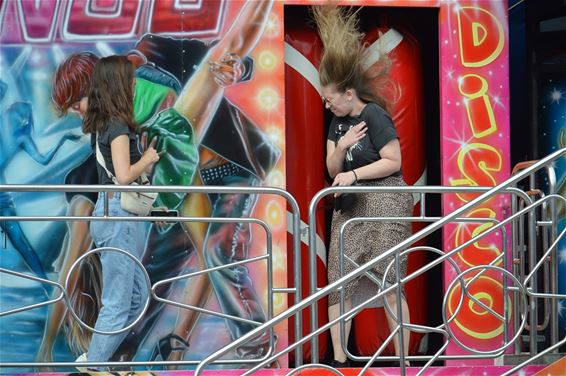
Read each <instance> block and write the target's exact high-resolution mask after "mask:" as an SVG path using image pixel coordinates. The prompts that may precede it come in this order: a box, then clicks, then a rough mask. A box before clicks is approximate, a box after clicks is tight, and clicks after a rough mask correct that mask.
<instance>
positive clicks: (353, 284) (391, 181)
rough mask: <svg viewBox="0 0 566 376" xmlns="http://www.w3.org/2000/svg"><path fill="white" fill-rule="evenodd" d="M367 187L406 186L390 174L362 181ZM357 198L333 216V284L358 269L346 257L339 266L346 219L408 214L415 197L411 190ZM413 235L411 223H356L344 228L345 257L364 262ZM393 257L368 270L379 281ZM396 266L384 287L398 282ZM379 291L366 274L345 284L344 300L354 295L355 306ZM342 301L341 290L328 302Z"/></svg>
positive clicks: (330, 268) (402, 261)
mask: <svg viewBox="0 0 566 376" xmlns="http://www.w3.org/2000/svg"><path fill="white" fill-rule="evenodd" d="M359 185H364V186H390V187H391V186H393V187H400V186H405V185H406V184H405V181H404V180H403V178H402V177H401V176H389V177H386V178H383V179H377V180H372V181H365V182H364V181H362V182H360V183H359ZM356 196H357V197H356V200H355V202H354V204H353V205H352V207H351V208H350V209H349V210H347V211H342V212H337V211H334V214H333V217H332V229H331V240H330V250H329V260H328V282H329V283H332V282H334V281H336V280H338V279H339V278H340V277H342V276H343V275H346V274H348V273H350V272H351V271H353V270H354V269H356V266H355V265H353V264H352V263H351V262H350V261H348V260H346V258H345V257H344V265H343V269H342V272H341V269H340V258H341V257H340V244H339V235H340V229H341V227H342V225H343V224H344V222H346V221H347V220H349V219H351V218H356V217H408V216H411V214H412V211H413V196H412V195H411V194H410V193H362V194H356ZM410 235H411V223H410V222H389V221H388V222H355V223H353V224H350V225H348V227H346V229H345V230H344V249H343V252H344V256H347V257H349V258H350V259H352V260H353V261H354V262H355V263H356V264H357V265H363V264H365V263H367V262H368V261H370V260H372V259H374V258H376V257H378V256H379V255H381V254H383V253H384V252H386V251H388V250H389V249H391V248H392V247H394V246H395V245H397V244H399V243H400V242H402V241H403V240H405V239H407V238H408V237H409V236H410ZM393 260H394V257H388V258H386V259H384V260H382V261H381V262H379V263H378V264H377V265H376V266H375V267H374V268H372V269H370V270H369V272H370V273H371V274H373V276H374V277H375V278H377V279H378V280H379V281H382V280H383V273H384V272H385V270H386V269H387V267H388V265H389V263H391V262H392V261H393ZM400 264H401V276H402V277H404V276H405V274H406V272H407V257H406V256H404V257H402V258H401V259H400ZM395 274H396V272H395V265H394V264H393V265H392V266H391V268H390V269H389V272H388V273H387V276H386V281H385V287H387V286H390V285H391V284H393V283H395V281H396V278H395ZM377 292H378V285H377V284H376V283H375V282H373V281H372V280H371V279H370V278H368V277H367V276H362V277H361V278H357V279H355V280H353V281H350V282H348V283H347V284H346V286H345V287H344V297H345V299H348V298H353V303H354V305H357V304H360V303H362V302H364V301H366V300H367V299H369V298H370V297H372V296H375V295H376V294H377ZM339 302H340V292H332V293H331V294H330V295H329V305H335V304H338V303H339ZM382 305H383V300H382V299H379V301H374V302H373V303H372V304H370V305H368V306H367V307H378V306H382Z"/></svg>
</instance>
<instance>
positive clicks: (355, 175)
mask: <svg viewBox="0 0 566 376" xmlns="http://www.w3.org/2000/svg"><path fill="white" fill-rule="evenodd" d="M352 172H353V173H354V177H355V178H356V181H355V183H356V184H357V183H358V174H356V171H355V170H352Z"/></svg>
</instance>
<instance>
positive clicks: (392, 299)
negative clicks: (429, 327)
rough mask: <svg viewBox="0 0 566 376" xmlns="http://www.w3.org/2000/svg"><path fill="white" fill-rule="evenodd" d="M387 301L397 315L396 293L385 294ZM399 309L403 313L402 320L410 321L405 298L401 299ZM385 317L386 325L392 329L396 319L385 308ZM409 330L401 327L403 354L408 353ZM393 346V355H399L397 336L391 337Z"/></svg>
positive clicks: (395, 324) (395, 325)
mask: <svg viewBox="0 0 566 376" xmlns="http://www.w3.org/2000/svg"><path fill="white" fill-rule="evenodd" d="M386 299H387V303H389V306H390V307H391V311H392V312H393V313H394V314H395V317H396V316H397V294H396V293H389V294H387V296H386ZM401 311H402V313H403V322H404V323H410V322H411V316H410V313H409V306H408V305H407V301H406V300H405V299H401ZM385 317H386V318H387V325H388V326H389V330H390V331H393V330H395V328H396V327H397V321H395V318H394V317H392V315H391V314H389V311H388V310H387V309H386V310H385ZM410 335H411V332H410V331H409V330H408V329H403V354H404V355H405V356H407V355H409V339H410ZM393 346H394V347H395V355H397V356H400V353H399V336H395V337H393Z"/></svg>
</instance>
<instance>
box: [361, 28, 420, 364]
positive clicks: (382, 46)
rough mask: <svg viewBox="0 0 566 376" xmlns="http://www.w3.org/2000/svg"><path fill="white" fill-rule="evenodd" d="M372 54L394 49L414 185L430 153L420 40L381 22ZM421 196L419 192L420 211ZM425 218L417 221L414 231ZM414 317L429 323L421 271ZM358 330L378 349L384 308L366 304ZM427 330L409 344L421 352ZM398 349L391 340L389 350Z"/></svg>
mask: <svg viewBox="0 0 566 376" xmlns="http://www.w3.org/2000/svg"><path fill="white" fill-rule="evenodd" d="M366 42H368V43H369V45H370V46H369V54H368V55H367V56H366V61H365V65H366V67H367V68H368V69H371V66H372V65H373V64H374V63H375V62H376V61H377V60H378V59H379V54H380V53H384V52H385V53H388V56H389V58H390V60H391V76H392V79H393V82H394V83H395V87H396V90H395V100H394V103H393V107H392V111H391V112H392V114H391V115H392V117H393V122H394V123H395V128H396V129H397V133H398V135H399V138H400V142H401V155H402V160H403V162H402V170H403V177H404V178H405V181H406V182H407V184H409V185H424V184H425V183H426V181H425V180H426V155H425V145H424V142H425V138H424V104H423V88H422V69H421V55H420V46H419V43H418V41H417V40H416V39H415V38H414V37H413V36H412V35H411V34H410V33H409V32H406V31H403V32H400V31H399V30H398V29H394V28H389V27H376V28H375V29H374V30H372V31H370V32H369V33H367V35H366ZM418 200H419V197H415V208H414V212H415V214H418V213H419V210H420V203H419V202H418ZM423 225H424V224H421V223H414V224H413V231H418V230H420V229H421V228H422V227H423ZM426 256H427V255H426V254H425V253H424V252H415V253H413V254H411V255H410V256H409V260H408V261H409V265H408V273H410V272H412V271H415V270H416V269H418V268H420V267H421V266H423V265H424V264H426ZM405 293H406V296H407V302H408V305H409V311H410V315H411V322H412V323H415V324H423V325H426V322H427V317H426V313H427V312H426V294H427V285H426V280H425V279H424V277H419V278H417V279H416V280H413V281H411V282H410V283H409V284H407V285H406V286H405ZM354 333H355V338H356V347H357V352H358V354H362V355H372V354H374V353H375V352H376V351H377V349H378V348H379V347H380V346H381V345H382V344H383V342H384V340H385V339H386V338H387V337H388V336H389V333H390V332H389V327H388V326H387V321H386V319H385V311H384V309H383V308H378V309H376V308H373V309H365V310H363V311H362V312H361V313H360V314H359V315H357V316H356V317H355V318H354ZM421 338H422V334H420V333H411V340H410V343H409V346H410V347H409V349H410V352H411V353H415V352H416V351H417V349H418V346H419V343H420V340H421ZM387 352H388V353H389V354H392V353H393V345H392V344H391V345H390V346H389V347H388V349H387V350H386V351H385V352H384V353H387Z"/></svg>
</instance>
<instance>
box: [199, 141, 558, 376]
mask: <svg viewBox="0 0 566 376" xmlns="http://www.w3.org/2000/svg"><path fill="white" fill-rule="evenodd" d="M564 155H566V148H563V149H560V150H558V151H556V152H554V153H552V154H550V155H549V156H547V157H546V158H544V159H542V160H540V161H539V162H536V163H534V164H533V165H531V166H530V167H528V168H526V169H525V170H524V171H522V172H520V173H518V174H517V175H515V176H513V177H511V178H509V179H508V180H506V181H505V182H503V183H501V184H499V185H498V186H495V187H493V188H489V189H488V190H487V191H486V192H485V193H483V194H481V195H480V196H478V197H476V198H475V199H473V200H471V201H470V202H468V203H466V204H464V205H463V206H461V207H460V208H458V209H456V210H454V211H453V212H452V213H450V214H448V215H447V216H445V217H443V218H442V219H440V220H439V221H437V222H435V223H433V224H431V225H429V226H427V227H425V228H424V229H422V230H420V231H418V232H417V233H415V234H413V235H412V236H410V237H409V238H407V239H405V240H404V241H402V242H401V243H399V244H398V245H396V246H395V247H393V248H391V249H390V250H389V251H387V252H385V253H383V254H382V255H381V256H380V257H377V258H375V259H373V260H371V261H369V262H367V263H366V264H364V265H362V266H361V267H360V268H358V269H356V270H354V271H352V272H350V273H348V274H346V275H345V276H343V277H341V278H339V279H338V280H337V281H335V282H333V283H331V284H329V285H328V286H326V287H324V288H322V289H321V290H318V291H317V288H316V280H314V283H313V281H312V275H311V293H312V295H311V296H309V297H307V298H306V299H304V300H302V301H301V302H300V303H298V304H295V305H294V306H292V307H289V308H288V309H287V310H285V311H284V312H282V313H281V314H279V315H278V316H276V317H274V318H272V319H271V320H269V321H267V322H266V323H264V324H263V325H261V326H260V327H258V328H256V329H254V330H252V331H250V332H249V333H247V334H246V335H244V336H242V337H241V338H240V339H238V340H236V341H234V342H233V343H231V344H229V345H228V346H226V347H224V348H222V349H220V350H218V351H216V352H214V353H213V354H211V355H209V356H208V357H207V358H205V359H204V360H203V361H202V362H201V363H200V364H199V365H198V366H197V368H196V375H200V374H201V372H202V370H203V369H204V368H205V367H206V366H207V365H208V364H209V363H210V362H212V361H214V360H215V359H217V358H219V357H221V356H222V355H224V354H225V353H227V352H228V351H231V350H233V349H235V348H236V347H238V346H240V345H241V344H243V343H245V342H247V341H248V340H250V339H251V338H253V337H255V336H256V335H258V334H259V333H261V332H262V331H264V330H265V329H267V328H269V327H271V326H274V325H276V324H277V323H279V322H281V321H282V320H284V319H286V318H288V317H290V316H292V315H294V314H296V313H298V312H300V311H301V310H302V309H304V308H307V307H309V306H310V307H311V322H312V324H315V325H312V326H311V328H313V329H314V328H316V327H318V325H317V321H318V313H317V309H316V308H317V307H316V304H313V303H315V302H316V301H318V300H319V299H320V298H322V297H324V296H326V295H327V294H329V293H330V292H331V291H333V290H335V289H337V288H338V287H340V286H342V285H343V284H345V283H346V282H348V281H350V280H352V279H354V278H357V277H359V276H361V275H362V273H365V272H366V271H368V270H369V269H371V268H372V267H374V266H375V265H376V264H377V263H378V262H379V261H380V260H381V259H383V258H387V257H391V256H395V254H397V253H399V252H400V251H402V250H403V249H405V248H407V247H408V246H410V245H411V244H413V243H414V242H416V241H418V240H420V239H422V238H424V237H425V236H427V235H429V234H430V233H432V232H433V231H436V230H437V229H439V228H441V227H442V226H444V225H445V224H446V223H449V222H451V221H453V220H454V219H455V218H457V217H459V216H461V215H462V214H463V213H465V212H467V211H468V210H470V209H471V208H473V207H474V206H476V205H477V204H479V203H481V202H482V201H484V200H486V199H489V198H491V197H493V196H494V195H496V194H500V193H504V190H505V189H506V188H509V187H511V186H512V185H514V184H516V183H517V182H518V181H520V180H522V179H523V178H525V177H527V176H529V175H530V174H531V173H533V172H535V171H537V170H539V169H540V168H542V167H545V166H546V165H548V164H550V163H552V162H553V161H554V160H556V159H558V158H560V157H563V156H564ZM379 188H380V187H373V189H368V188H367V187H331V188H327V189H324V190H321V191H319V192H318V193H317V194H316V195H315V197H314V198H313V199H312V200H311V204H310V206H309V247H310V248H311V252H310V261H311V263H310V267H311V274H312V271H313V270H314V268H313V265H315V263H314V261H316V249H315V244H316V243H315V236H316V233H315V229H316V216H315V215H314V213H315V211H316V207H317V205H318V202H319V201H320V200H321V199H322V198H323V197H325V196H327V195H330V194H333V193H364V192H379V191H382V192H383V191H387V190H386V189H381V190H380V189H379ZM404 188H408V189H404ZM410 188H411V187H397V189H396V190H395V191H396V192H408V191H409V190H410ZM549 197H551V196H549ZM513 219H514V218H513ZM509 222H510V220H508V219H507V220H504V221H502V222H501V223H500V224H499V225H504V224H507V223H509ZM496 227H497V226H494V227H492V228H490V229H489V230H494V229H495V228H496ZM489 230H488V231H489ZM482 234H483V233H482ZM480 235H481V234H480ZM413 274H415V273H413ZM406 278H407V277H406ZM406 278H404V279H403V280H402V281H401V282H399V283H403V282H405V281H404V280H405V279H406ZM396 285H398V283H396ZM393 288H395V286H391V287H390V288H388V289H386V290H384V291H382V292H381V293H380V294H385V293H386V292H389V291H390V290H392V289H393ZM326 327H329V325H328V324H327V325H325V326H323V327H322V328H326ZM322 328H319V329H318V330H315V331H314V332H313V333H311V336H312V337H313V341H312V347H311V354H312V362H313V363H317V362H318V360H317V359H316V358H317V357H318V341H317V338H316V334H315V333H318V332H319V331H320V330H321V329H322ZM305 338H307V337H305ZM305 338H303V339H301V340H300V341H298V342H296V344H297V343H299V344H302V343H303V342H304V340H305ZM290 347H293V346H290ZM268 361H269V360H268ZM266 362H267V361H266ZM264 363H265V362H264ZM260 366H261V364H260V365H259V366H258V367H260ZM253 370H254V369H251V370H249V371H248V372H247V373H246V374H249V373H250V372H253Z"/></svg>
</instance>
